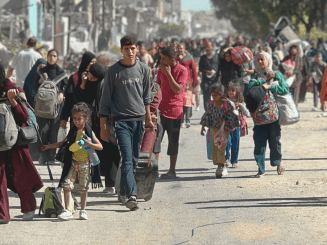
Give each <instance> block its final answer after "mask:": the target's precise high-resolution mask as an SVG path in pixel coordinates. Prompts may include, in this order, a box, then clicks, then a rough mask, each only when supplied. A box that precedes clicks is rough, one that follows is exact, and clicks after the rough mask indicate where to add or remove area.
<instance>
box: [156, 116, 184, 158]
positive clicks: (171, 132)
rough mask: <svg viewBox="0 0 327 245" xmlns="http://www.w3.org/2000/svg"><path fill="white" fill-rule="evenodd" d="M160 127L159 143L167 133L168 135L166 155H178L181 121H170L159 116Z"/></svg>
mask: <svg viewBox="0 0 327 245" xmlns="http://www.w3.org/2000/svg"><path fill="white" fill-rule="evenodd" d="M160 121H161V126H162V135H161V141H162V139H163V137H164V135H165V131H167V135H168V150H167V155H169V156H174V155H177V154H178V146H179V133H180V130H181V122H182V120H181V119H170V118H167V117H164V116H163V115H161V117H160Z"/></svg>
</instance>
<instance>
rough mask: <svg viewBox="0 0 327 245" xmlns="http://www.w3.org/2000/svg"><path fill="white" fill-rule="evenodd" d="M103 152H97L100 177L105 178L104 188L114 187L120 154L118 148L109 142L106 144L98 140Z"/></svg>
mask: <svg viewBox="0 0 327 245" xmlns="http://www.w3.org/2000/svg"><path fill="white" fill-rule="evenodd" d="M99 140H100V142H101V144H102V146H103V150H102V151H97V153H98V157H99V159H100V171H101V175H102V176H104V177H105V186H106V187H115V181H116V175H117V171H118V167H119V162H120V152H119V149H118V146H117V145H115V144H113V143H112V142H111V141H109V142H106V141H103V140H102V139H99Z"/></svg>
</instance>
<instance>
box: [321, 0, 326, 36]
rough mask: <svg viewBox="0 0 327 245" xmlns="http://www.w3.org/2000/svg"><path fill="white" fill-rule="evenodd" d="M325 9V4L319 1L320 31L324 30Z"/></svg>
mask: <svg viewBox="0 0 327 245" xmlns="http://www.w3.org/2000/svg"><path fill="white" fill-rule="evenodd" d="M325 9H326V3H325V0H321V5H320V12H321V30H322V31H324V30H325V24H326V23H325Z"/></svg>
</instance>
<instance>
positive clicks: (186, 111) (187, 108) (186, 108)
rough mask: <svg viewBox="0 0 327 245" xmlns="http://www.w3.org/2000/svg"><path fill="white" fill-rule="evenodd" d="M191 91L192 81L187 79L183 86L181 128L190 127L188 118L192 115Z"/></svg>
mask: <svg viewBox="0 0 327 245" xmlns="http://www.w3.org/2000/svg"><path fill="white" fill-rule="evenodd" d="M193 105H194V102H193V93H192V83H191V82H190V81H188V82H187V83H186V87H185V93H184V99H183V124H182V127H183V128H185V127H186V128H189V127H191V123H190V118H191V117H192V106H193Z"/></svg>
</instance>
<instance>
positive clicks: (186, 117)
mask: <svg viewBox="0 0 327 245" xmlns="http://www.w3.org/2000/svg"><path fill="white" fill-rule="evenodd" d="M191 117H192V107H186V106H183V122H182V123H190V122H191V121H190V118H191Z"/></svg>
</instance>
